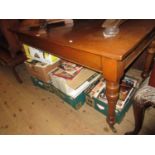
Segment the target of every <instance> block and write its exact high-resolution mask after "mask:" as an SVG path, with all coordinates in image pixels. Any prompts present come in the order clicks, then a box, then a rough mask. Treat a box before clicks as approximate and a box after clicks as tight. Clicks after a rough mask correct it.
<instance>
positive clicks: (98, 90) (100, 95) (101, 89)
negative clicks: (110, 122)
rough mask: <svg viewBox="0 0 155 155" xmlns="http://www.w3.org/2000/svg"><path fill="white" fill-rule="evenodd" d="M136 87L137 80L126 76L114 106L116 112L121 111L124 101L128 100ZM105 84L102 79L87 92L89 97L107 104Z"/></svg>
mask: <svg viewBox="0 0 155 155" xmlns="http://www.w3.org/2000/svg"><path fill="white" fill-rule="evenodd" d="M136 85H137V80H136V79H134V78H131V77H128V76H125V78H124V79H123V80H122V82H121V85H120V93H119V99H118V102H117V104H116V110H119V111H121V110H122V109H123V107H124V105H125V103H126V101H127V100H128V99H129V98H130V95H131V93H132V92H133V90H134V88H135V87H136ZM105 93H106V82H105V80H104V79H103V78H102V79H101V80H100V81H99V83H98V84H97V85H96V86H95V87H94V88H93V89H92V90H91V91H90V92H89V96H91V97H92V98H97V99H99V100H100V101H102V102H104V103H106V104H107V103H108V101H107V98H106V95H105Z"/></svg>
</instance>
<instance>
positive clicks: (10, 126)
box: [0, 65, 155, 135]
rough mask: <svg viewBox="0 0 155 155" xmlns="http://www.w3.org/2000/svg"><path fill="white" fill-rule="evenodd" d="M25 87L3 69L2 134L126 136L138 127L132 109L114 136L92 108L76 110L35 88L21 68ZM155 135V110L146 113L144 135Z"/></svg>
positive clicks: (0, 76) (0, 91) (0, 92)
mask: <svg viewBox="0 0 155 155" xmlns="http://www.w3.org/2000/svg"><path fill="white" fill-rule="evenodd" d="M18 71H19V73H20V76H21V77H22V79H23V81H24V83H23V84H19V83H17V81H16V80H15V78H14V76H13V75H12V73H11V72H10V70H9V69H8V68H6V67H2V66H0V134H4V135H5V134H11V135H12V134H51V135H53V134H54V135H55V134H58V135H59V134H61V135H62V134H67V135H68V134H78V135H79V134H80V135H94V134H95V135H98V134H101V135H109V134H119V135H120V134H124V133H125V132H127V131H130V130H132V129H133V127H134V121H133V111H132V107H131V108H130V109H129V111H128V112H127V113H126V116H125V118H124V119H123V121H122V122H121V124H116V125H115V127H116V129H117V133H113V132H112V131H111V129H110V128H109V127H108V125H107V123H106V118H105V116H103V115H102V114H100V113H99V112H97V111H95V110H94V109H92V108H91V107H89V106H88V105H86V104H85V105H84V106H83V107H82V108H81V109H80V110H79V111H76V110H74V109H73V108H72V107H70V106H69V105H68V104H67V103H64V102H63V101H62V100H61V99H60V98H59V97H57V96H56V95H54V94H52V93H50V92H47V91H45V90H42V89H39V88H36V87H34V86H33V84H32V82H31V80H30V78H29V74H28V73H27V71H26V69H25V66H24V65H21V66H19V67H18ZM154 133H155V109H149V110H148V111H147V112H146V117H145V121H144V126H143V129H142V130H141V132H140V134H154Z"/></svg>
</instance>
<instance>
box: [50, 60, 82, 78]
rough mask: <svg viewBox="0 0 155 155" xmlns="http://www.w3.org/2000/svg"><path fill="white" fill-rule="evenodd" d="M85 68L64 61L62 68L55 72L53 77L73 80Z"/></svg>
mask: <svg viewBox="0 0 155 155" xmlns="http://www.w3.org/2000/svg"><path fill="white" fill-rule="evenodd" d="M82 68H83V67H82V66H80V65H77V64H74V63H71V62H67V61H64V60H63V61H62V62H61V64H60V67H59V68H58V69H57V70H56V71H55V72H53V75H55V76H58V77H62V78H65V79H73V78H74V77H75V76H76V75H77V74H78V73H79V72H80V71H81V69H82Z"/></svg>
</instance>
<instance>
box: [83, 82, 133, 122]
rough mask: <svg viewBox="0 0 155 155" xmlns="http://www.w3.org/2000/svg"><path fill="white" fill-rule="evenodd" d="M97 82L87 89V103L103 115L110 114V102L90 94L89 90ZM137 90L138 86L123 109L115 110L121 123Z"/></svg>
mask: <svg viewBox="0 0 155 155" xmlns="http://www.w3.org/2000/svg"><path fill="white" fill-rule="evenodd" d="M96 84H97V82H96V83H94V85H92V86H91V87H89V88H88V89H87V90H86V91H85V96H86V103H87V104H88V105H89V106H91V107H93V108H94V109H95V110H97V111H99V112H100V113H102V114H103V115H105V116H107V115H108V104H107V103H105V102H103V101H101V100H99V99H98V98H91V97H90V96H89V92H90V90H91V89H92V88H93V87H94V86H95V85H96ZM135 91H136V88H134V89H133V91H132V93H131V94H130V97H129V98H128V100H127V101H126V103H125V105H124V107H123V109H122V110H121V111H119V110H115V116H116V117H115V118H116V120H115V121H116V123H120V122H121V121H122V120H123V118H124V116H125V114H126V112H127V111H128V109H129V108H130V106H131V104H132V101H133V95H134V93H135Z"/></svg>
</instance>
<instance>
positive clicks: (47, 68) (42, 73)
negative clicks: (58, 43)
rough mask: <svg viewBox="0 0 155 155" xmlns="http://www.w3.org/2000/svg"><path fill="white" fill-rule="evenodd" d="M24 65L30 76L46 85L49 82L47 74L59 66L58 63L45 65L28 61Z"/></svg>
mask: <svg viewBox="0 0 155 155" xmlns="http://www.w3.org/2000/svg"><path fill="white" fill-rule="evenodd" d="M25 64H26V68H27V70H28V72H29V73H30V75H31V76H34V77H36V78H38V79H39V80H41V81H44V82H47V83H48V82H50V81H51V79H50V76H49V73H50V72H51V71H53V70H54V69H56V68H57V67H58V66H59V61H58V62H56V63H54V64H46V63H41V62H38V61H35V60H30V59H29V60H27V61H25Z"/></svg>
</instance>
